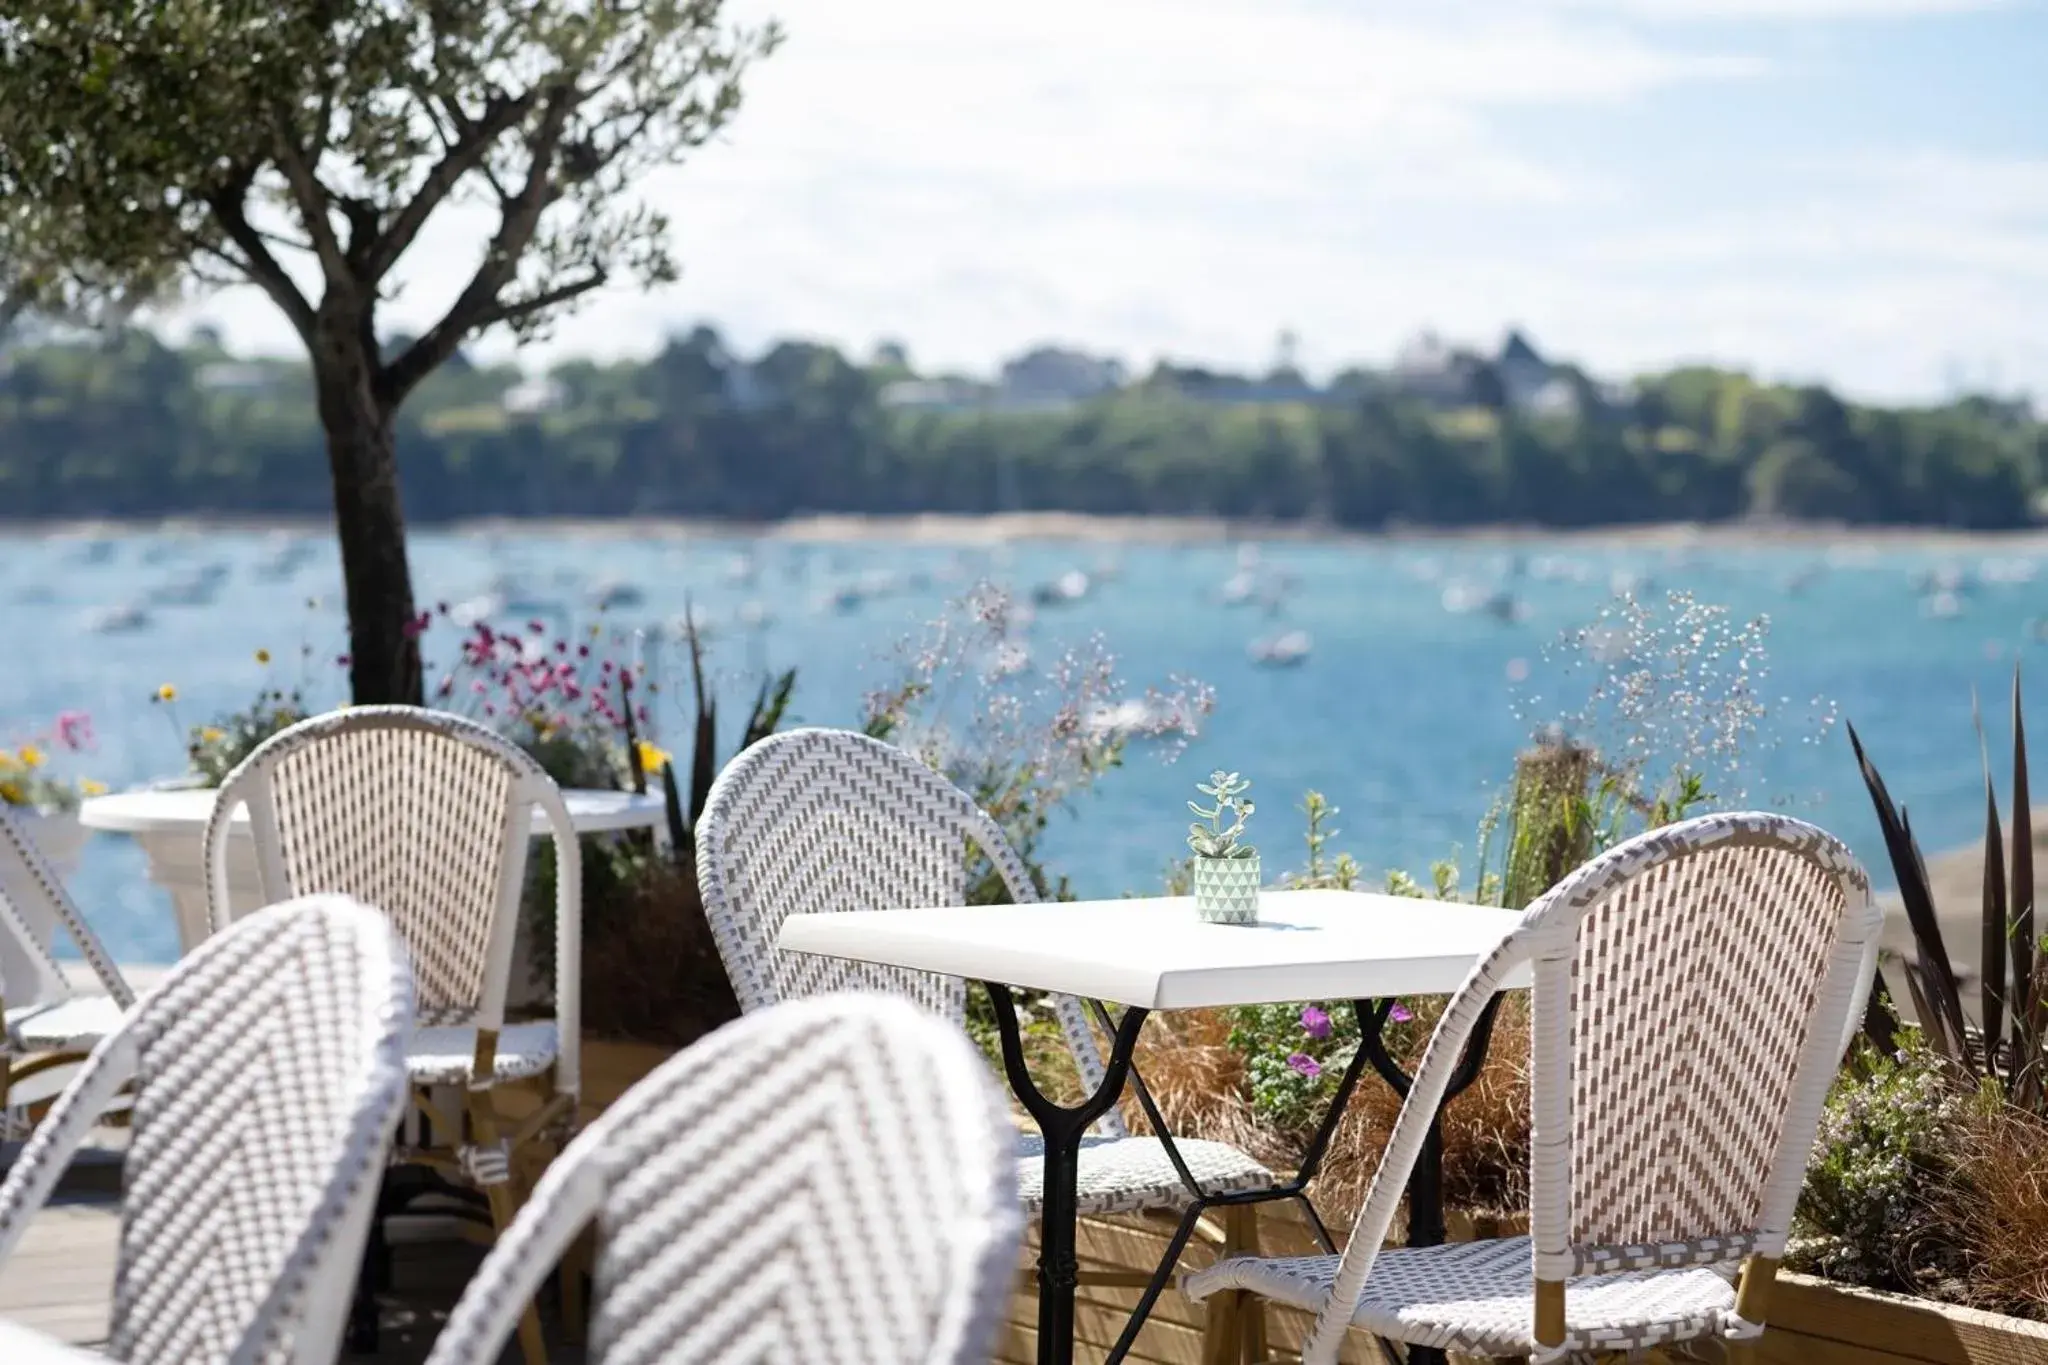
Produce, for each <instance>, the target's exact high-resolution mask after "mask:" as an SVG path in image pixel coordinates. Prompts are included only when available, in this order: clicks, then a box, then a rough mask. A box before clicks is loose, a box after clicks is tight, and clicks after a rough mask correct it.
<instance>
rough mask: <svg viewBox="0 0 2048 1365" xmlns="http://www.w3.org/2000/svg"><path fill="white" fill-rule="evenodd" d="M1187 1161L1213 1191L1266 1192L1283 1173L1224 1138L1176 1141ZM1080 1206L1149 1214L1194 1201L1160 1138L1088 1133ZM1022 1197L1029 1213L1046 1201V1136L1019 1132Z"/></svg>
mask: <svg viewBox="0 0 2048 1365" xmlns="http://www.w3.org/2000/svg"><path fill="white" fill-rule="evenodd" d="M1173 1145H1174V1147H1175V1148H1176V1149H1177V1150H1178V1151H1179V1152H1180V1156H1181V1160H1183V1161H1185V1162H1186V1163H1187V1165H1188V1170H1189V1171H1191V1172H1193V1174H1194V1177H1195V1179H1196V1180H1197V1181H1199V1182H1200V1183H1201V1186H1202V1188H1203V1189H1204V1190H1205V1191H1207V1192H1209V1193H1211V1194H1223V1193H1230V1192H1234V1191H1238V1190H1266V1189H1271V1188H1272V1187H1273V1186H1275V1185H1277V1184H1279V1183H1280V1181H1279V1177H1277V1176H1275V1175H1274V1174H1273V1173H1272V1172H1271V1171H1269V1170H1267V1169H1266V1168H1265V1167H1264V1166H1261V1165H1260V1164H1259V1163H1258V1162H1256V1161H1254V1160H1252V1159H1251V1158H1250V1157H1248V1156H1246V1155H1245V1154H1244V1153H1243V1152H1240V1151H1238V1150H1237V1148H1235V1147H1232V1146H1230V1145H1229V1144H1227V1143H1222V1142H1202V1141H1197V1140H1195V1139H1192V1138H1190V1139H1176V1140H1175V1141H1174V1144H1173ZM1079 1183H1080V1207H1081V1212H1083V1213H1143V1212H1145V1211H1147V1210H1151V1209H1176V1210H1177V1209H1184V1208H1186V1207H1187V1206H1188V1204H1189V1203H1190V1202H1192V1199H1193V1196H1191V1195H1190V1194H1189V1193H1188V1191H1187V1187H1186V1186H1185V1185H1183V1184H1181V1182H1180V1176H1179V1175H1178V1174H1176V1173H1175V1172H1174V1169H1173V1163H1172V1162H1171V1161H1169V1160H1168V1159H1167V1156H1166V1149H1165V1148H1164V1147H1162V1146H1161V1145H1160V1142H1159V1139H1158V1138H1149V1137H1123V1138H1110V1137H1088V1138H1084V1139H1083V1140H1082V1143H1081V1178H1080V1182H1079ZM1017 1195H1018V1197H1019V1198H1020V1199H1021V1200H1022V1201H1023V1204H1024V1208H1025V1210H1026V1211H1027V1212H1031V1213H1036V1212H1038V1210H1039V1209H1040V1208H1041V1207H1042V1206H1043V1205H1044V1204H1045V1139H1044V1138H1042V1137H1040V1136H1039V1135H1038V1134H1036V1133H1019V1134H1018V1135H1017Z"/></svg>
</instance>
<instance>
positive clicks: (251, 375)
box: [192, 360, 279, 394]
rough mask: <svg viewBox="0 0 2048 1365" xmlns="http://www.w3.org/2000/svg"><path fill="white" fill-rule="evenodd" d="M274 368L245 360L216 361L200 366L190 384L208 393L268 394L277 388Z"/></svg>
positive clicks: (276, 374)
mask: <svg viewBox="0 0 2048 1365" xmlns="http://www.w3.org/2000/svg"><path fill="white" fill-rule="evenodd" d="M278 378H279V376H278V373H277V369H276V367H275V366H271V365H263V364H258V363H255V362H252V361H246V360H216V361H212V362H210V363H208V364H205V365H201V366H200V367H199V368H198V370H196V371H195V372H194V373H193V375H192V382H193V383H194V384H196V385H198V386H199V387H200V388H201V389H203V390H205V391H206V392H208V393H241V394H253V393H269V392H270V391H271V390H273V389H275V388H277V387H278Z"/></svg>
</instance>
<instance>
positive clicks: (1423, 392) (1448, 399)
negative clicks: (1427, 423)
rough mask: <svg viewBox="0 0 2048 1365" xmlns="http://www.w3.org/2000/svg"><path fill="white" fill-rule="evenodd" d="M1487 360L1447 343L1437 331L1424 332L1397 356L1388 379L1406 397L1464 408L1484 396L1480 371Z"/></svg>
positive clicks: (1449, 406)
mask: <svg viewBox="0 0 2048 1365" xmlns="http://www.w3.org/2000/svg"><path fill="white" fill-rule="evenodd" d="M1485 364H1486V362H1485V361H1483V360H1481V359H1480V358H1479V357H1478V356H1475V355H1473V354H1472V353H1471V352H1470V351H1460V350H1455V349H1453V348H1452V347H1449V346H1446V345H1445V344H1444V342H1443V339H1442V338H1440V337H1439V336H1437V334H1436V333H1435V332H1424V333H1423V334H1422V335H1421V336H1419V337H1416V338H1415V339H1414V340H1413V341H1411V342H1409V343H1408V344H1407V345H1405V346H1403V347H1402V348H1401V350H1400V353H1399V354H1398V355H1396V356H1395V357H1394V366H1393V368H1392V369H1391V370H1389V371H1388V372H1387V380H1388V383H1389V385H1390V386H1391V387H1392V388H1393V390H1394V392H1396V393H1398V394H1399V395H1401V396H1402V397H1403V398H1408V399H1412V400H1414V401H1416V402H1419V403H1425V404H1427V405H1429V406H1430V407H1433V408H1441V409H1452V408H1465V407H1471V406H1473V405H1474V404H1476V403H1478V402H1480V400H1481V384H1480V377H1481V376H1480V371H1481V370H1482V369H1483V368H1484V366H1485Z"/></svg>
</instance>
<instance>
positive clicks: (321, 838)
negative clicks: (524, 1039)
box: [206, 706, 581, 1029]
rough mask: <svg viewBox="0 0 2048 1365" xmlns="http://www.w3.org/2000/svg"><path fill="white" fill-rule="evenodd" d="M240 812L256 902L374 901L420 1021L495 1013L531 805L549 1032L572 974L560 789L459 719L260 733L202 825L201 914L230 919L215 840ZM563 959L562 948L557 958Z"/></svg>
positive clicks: (392, 716) (432, 716) (574, 916)
mask: <svg viewBox="0 0 2048 1365" xmlns="http://www.w3.org/2000/svg"><path fill="white" fill-rule="evenodd" d="M243 805H246V806H247V808H248V812H249V825H250V831H251V833H252V834H254V836H255V843H256V853H257V866H258V870H259V874H260V880H261V883H262V887H263V898H264V899H265V900H266V901H270V900H280V899H283V898H285V897H289V896H303V895H310V894H313V893H316V892H323V891H333V892H339V893H342V894H344V895H350V896H354V897H356V898H358V899H360V900H362V901H364V902H365V903H367V904H371V905H376V906H378V907H379V908H381V909H382V910H383V911H384V912H385V913H386V914H387V915H389V916H390V917H391V920H392V923H393V925H394V926H395V927H396V928H397V930H398V933H399V936H400V937H401V938H402V939H403V940H404V941H405V944H406V948H407V950H408V951H409V952H410V953H411V954H412V959H413V970H414V973H415V978H416V990H417V992H418V1011H419V1018H420V1022H421V1023H423V1024H461V1023H470V1022H476V1023H479V1024H481V1025H483V1026H485V1027H496V1026H498V1024H499V1023H500V1022H501V1021H502V1019H503V1015H504V1002H505V996H506V991H507V987H508V984H509V977H510V973H511V963H512V952H513V942H514V935H515V933H516V931H517V928H518V919H519V904H520V894H521V891H522V888H523V887H524V885H525V876H526V865H527V856H528V838H529V833H530V826H531V821H532V817H533V811H534V809H535V807H536V806H538V807H539V808H540V810H541V811H542V812H543V813H544V815H545V816H546V818H547V819H548V821H549V824H550V826H551V827H552V832H553V834H554V843H555V852H556V864H557V867H556V876H557V900H558V905H557V908H558V912H562V911H566V913H558V914H557V916H556V919H557V923H556V926H555V929H556V935H557V953H556V961H557V980H556V995H557V1007H558V1012H559V1013H561V1014H562V1015H563V1016H564V1023H563V1027H564V1028H565V1029H567V1028H570V1027H572V1023H571V1022H570V1020H571V1019H573V1016H572V1015H569V1014H568V1013H567V1003H572V1002H573V1001H574V1000H575V997H576V989H577V982H576V980H575V973H576V972H578V971H580V966H579V961H580V952H579V949H580V923H581V879H580V866H581V865H580V861H579V859H578V856H577V848H576V838H575V831H574V828H573V826H571V824H570V822H569V816H568V812H567V810H566V808H565V807H564V806H563V804H562V799H561V793H560V792H559V791H558V790H557V789H556V787H555V784H554V782H553V781H552V780H550V779H549V777H548V776H547V774H546V773H545V772H544V771H542V769H541V767H540V765H539V764H538V763H537V762H535V761H534V759H533V758H532V757H531V756H529V755H528V754H526V753H524V752H523V751H521V750H520V749H518V748H517V747H515V746H514V745H512V744H510V743H509V742H507V741H506V740H505V739H503V738H502V737H500V736H499V735H497V734H496V733H494V732H492V731H491V730H489V729H487V728H485V727H484V726H482V725H479V724H477V723H476V722H474V721H470V720H467V719H464V718H463V717H460V716H455V715H450V714H448V713H447V712H442V711H429V710H423V709H420V708H416V707H408V706H363V707H353V708H350V709H347V710H342V711H336V712H332V713H330V714H327V715H323V716H315V717H313V718H312V719H310V720H305V721H301V722H300V723H299V724H297V725H294V726H292V727H291V728H290V729H288V730H285V731H283V732H282V733H280V734H277V735H274V736H272V737H271V738H270V739H269V740H267V741H265V742H264V743H263V744H262V745H261V746H259V747H258V748H257V749H256V750H255V751H254V752H253V753H251V754H250V755H249V757H248V758H247V759H245V760H243V762H242V763H241V764H240V765H239V766H238V767H237V768H236V769H235V770H234V772H232V773H230V774H229V775H228V779H227V781H226V782H224V783H223V784H222V786H221V794H220V797H219V799H218V801H217V802H216V803H215V806H214V811H213V817H212V820H211V821H210V823H209V824H208V826H207V831H206V841H207V865H208V871H209V877H208V888H209V890H208V896H209V902H208V912H209V915H210V917H211V920H212V924H213V927H214V929H215V930H216V931H218V930H219V929H220V927H221V926H222V925H223V924H225V923H226V922H227V919H228V915H229V907H228V889H227V877H226V871H225V869H226V845H227V841H228V839H229V837H230V830H231V827H232V820H233V817H234V813H235V810H236V808H237V807H241V806H243ZM565 950H566V951H565Z"/></svg>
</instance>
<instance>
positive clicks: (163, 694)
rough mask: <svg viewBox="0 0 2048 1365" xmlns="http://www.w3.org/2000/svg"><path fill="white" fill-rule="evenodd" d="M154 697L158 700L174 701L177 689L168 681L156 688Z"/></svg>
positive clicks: (176, 697)
mask: <svg viewBox="0 0 2048 1365" xmlns="http://www.w3.org/2000/svg"><path fill="white" fill-rule="evenodd" d="M156 699H157V700H158V701H176V700H177V699H178V689H177V688H175V687H173V686H171V685H170V684H169V683H165V684H164V685H163V686H162V687H159V688H158V689H157V690H156Z"/></svg>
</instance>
